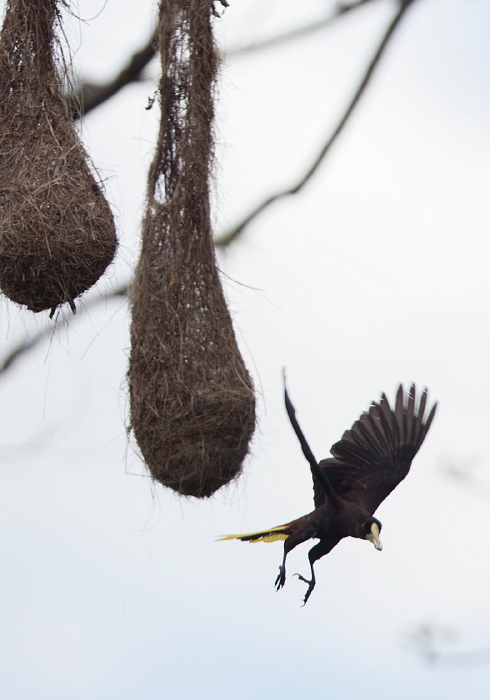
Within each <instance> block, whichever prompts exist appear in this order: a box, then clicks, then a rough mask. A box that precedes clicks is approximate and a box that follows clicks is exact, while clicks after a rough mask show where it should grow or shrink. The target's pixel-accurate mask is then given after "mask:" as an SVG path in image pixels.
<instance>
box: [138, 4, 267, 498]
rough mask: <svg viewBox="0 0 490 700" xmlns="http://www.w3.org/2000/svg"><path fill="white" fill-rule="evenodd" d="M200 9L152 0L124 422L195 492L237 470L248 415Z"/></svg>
mask: <svg viewBox="0 0 490 700" xmlns="http://www.w3.org/2000/svg"><path fill="white" fill-rule="evenodd" d="M210 12H211V8H210V2H209V0H191V1H190V2H189V1H184V0H182V1H181V2H179V1H176V0H162V2H161V6H160V33H159V45H160V46H159V47H160V51H161V56H162V78H161V83H160V103H161V110H162V117H161V126H160V132H159V137H158V145H157V151H156V154H155V158H154V161H153V164H152V166H151V168H150V174H149V186H148V206H147V214H146V219H145V222H144V226H143V236H142V239H143V240H142V251H141V257H140V260H139V263H138V267H137V270H136V274H135V278H134V282H133V284H132V291H131V300H132V326H131V358H130V368H129V386H130V400H131V427H132V429H133V431H134V434H135V437H136V440H137V442H138V445H139V447H140V450H141V452H142V455H143V457H144V459H145V461H146V464H147V466H148V468H149V469H150V471H151V473H152V475H153V476H154V478H155V479H157V480H158V481H159V482H161V483H162V484H164V485H165V486H168V487H170V488H172V489H174V490H176V491H178V492H179V493H181V494H183V495H192V496H197V497H207V496H210V495H211V494H212V493H214V491H216V490H217V489H218V488H220V487H221V486H223V485H224V484H227V483H228V482H229V481H230V480H232V479H233V478H234V477H235V476H237V474H238V473H239V472H240V469H241V466H242V462H243V459H244V458H245V456H246V454H247V451H248V445H249V442H250V439H251V437H252V434H253V430H254V424H255V399H254V391H253V385H252V381H251V379H250V376H249V374H248V372H247V370H246V368H245V365H244V362H243V360H242V357H241V355H240V352H239V350H238V347H237V343H236V339H235V335H234V332H233V327H232V322H231V318H230V314H229V311H228V308H227V306H226V302H225V299H224V296H223V291H222V287H221V282H220V279H219V275H218V271H217V268H216V260H215V253H214V247H213V241H212V233H211V224H210V214H209V179H210V168H211V163H212V146H213V139H212V131H211V125H212V122H213V114H214V104H213V88H214V81H215V78H216V72H217V68H218V60H217V54H216V50H215V46H214V41H213V36H212V29H211V20H210Z"/></svg>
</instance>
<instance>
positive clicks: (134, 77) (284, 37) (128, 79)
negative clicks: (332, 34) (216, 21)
mask: <svg viewBox="0 0 490 700" xmlns="http://www.w3.org/2000/svg"><path fill="white" fill-rule="evenodd" d="M219 2H221V4H222V5H223V7H228V6H229V5H228V3H227V2H226V0H219ZM368 2H371V0H358V2H356V3H354V4H351V5H340V6H339V7H338V8H337V10H336V11H335V13H334V14H332V15H330V16H329V17H327V18H326V19H324V20H320V21H319V22H313V23H311V24H308V25H306V26H304V27H300V28H299V29H296V30H294V31H292V32H287V33H286V34H281V35H279V36H277V37H271V38H270V39H265V40H264V41H261V42H257V43H255V44H249V45H247V46H243V47H242V48H241V49H237V50H235V51H228V52H227V54H226V55H227V56H230V57H232V58H233V57H234V56H238V55H242V54H246V53H251V52H253V51H257V50H260V49H264V48H269V47H271V46H276V45H278V44H282V43H285V42H287V41H291V40H294V39H299V38H301V37H302V36H305V35H308V34H311V33H313V32H316V31H320V30H322V29H323V28H324V27H326V26H328V25H330V24H332V23H333V22H334V21H335V20H337V19H339V17H343V16H344V15H346V14H348V13H349V12H351V10H355V9H357V8H359V7H361V6H362V5H365V4H367V3H368ZM154 45H155V34H153V35H152V36H151V37H150V39H149V40H148V42H147V43H146V45H145V46H144V47H143V48H142V49H141V50H140V51H137V52H136V53H135V54H133V56H131V58H130V60H129V62H128V64H127V65H126V66H125V68H123V69H122V70H121V72H120V73H119V74H118V75H117V76H116V77H115V78H114V79H113V80H111V81H109V82H107V83H88V82H82V83H81V84H80V86H79V88H78V90H77V91H76V92H75V93H74V94H73V95H71V96H70V97H69V98H68V99H69V101H70V107H71V113H72V115H73V119H80V117H81V116H82V115H85V114H88V113H89V112H91V111H92V110H93V109H95V108H96V107H99V106H100V105H101V104H103V103H104V102H106V101H107V100H109V99H110V98H111V97H113V96H114V95H115V94H116V93H118V92H119V90H121V89H122V88H124V87H125V86H126V85H129V84H130V83H132V82H137V81H138V80H140V79H141V74H142V72H143V70H144V69H145V68H146V66H147V65H148V64H149V62H150V61H151V60H152V58H153V57H154V56H155V48H154Z"/></svg>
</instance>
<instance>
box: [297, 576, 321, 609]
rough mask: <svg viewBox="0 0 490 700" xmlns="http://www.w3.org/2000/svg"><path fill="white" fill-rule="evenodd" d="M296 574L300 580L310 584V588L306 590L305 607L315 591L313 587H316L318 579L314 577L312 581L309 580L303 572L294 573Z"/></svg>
mask: <svg viewBox="0 0 490 700" xmlns="http://www.w3.org/2000/svg"><path fill="white" fill-rule="evenodd" d="M294 576H297V577H298V578H299V580H300V581H304V582H305V583H307V584H308V589H307V591H306V595H305V597H304V598H303V607H304V606H305V605H306V603H307V602H308V598H309V597H310V595H311V594H312V593H313V589H314V588H315V584H316V581H315V579H314V578H312V579H311V581H308V579H307V578H305V577H304V576H302V575H301V574H294Z"/></svg>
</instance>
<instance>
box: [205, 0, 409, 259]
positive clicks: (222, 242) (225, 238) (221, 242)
mask: <svg viewBox="0 0 490 700" xmlns="http://www.w3.org/2000/svg"><path fill="white" fill-rule="evenodd" d="M414 1H415V0H402V2H401V4H400V7H399V9H398V11H397V13H396V14H395V16H394V17H393V19H392V20H391V22H390V24H389V26H388V28H387V30H386V32H385V33H384V35H383V37H382V39H381V42H380V44H379V46H378V48H377V49H376V52H375V54H374V56H373V58H372V60H371V62H370V63H369V66H368V68H367V70H366V72H365V73H364V76H363V78H362V80H361V82H360V84H359V87H358V88H357V90H356V92H355V94H354V97H353V98H352V100H351V102H350V104H349V106H348V107H347V109H346V111H345V112H344V114H343V116H342V118H341V119H340V121H339V123H338V124H337V126H336V128H335V130H334V132H333V134H331V136H329V138H328V140H327V141H326V143H325V144H324V145H323V147H322V148H321V150H320V152H319V154H318V155H317V156H316V158H315V160H314V161H313V163H312V165H310V167H309V168H308V170H307V171H306V173H305V174H304V175H303V176H302V177H301V179H300V180H299V181H298V182H297V183H296V184H295V185H293V186H292V187H289V188H287V189H285V190H282V191H281V192H276V194H273V195H271V196H270V197H267V199H265V200H264V201H263V202H262V203H261V204H259V205H258V206H257V207H256V208H255V209H253V210H252V211H251V212H250V214H248V215H247V216H246V217H245V218H244V219H242V221H240V223H238V224H237V225H236V226H234V227H233V228H232V229H230V230H229V231H227V232H226V233H224V234H222V235H221V236H219V237H218V238H217V239H216V241H215V244H216V246H218V247H220V248H225V247H226V246H227V245H229V244H230V243H231V242H232V241H234V240H235V239H236V238H237V237H238V235H239V234H240V233H242V232H243V230H244V229H245V228H246V227H247V226H248V225H249V224H250V222H251V221H252V220H253V219H255V218H256V217H257V216H258V215H259V214H261V213H262V212H263V211H264V210H265V209H268V208H269V207H270V205H271V204H273V203H274V202H277V201H278V200H280V199H283V198H284V197H289V196H290V195H294V194H297V193H298V192H299V191H300V190H301V189H302V188H303V187H304V186H305V185H306V183H307V182H308V181H309V180H310V179H311V177H312V176H313V175H314V174H315V172H316V171H317V170H318V168H319V166H320V164H321V163H322V161H323V159H324V158H325V156H326V155H327V153H328V151H329V150H330V148H331V147H332V146H333V144H334V143H335V141H336V140H337V137H338V136H339V134H340V133H341V131H342V129H343V128H344V126H345V125H346V123H347V121H348V120H349V117H350V116H351V115H352V113H353V111H354V109H355V107H356V106H357V103H358V102H359V100H360V99H361V97H362V95H363V94H364V91H365V89H366V86H367V84H368V83H369V81H370V79H371V77H372V75H373V73H374V71H375V69H376V67H377V65H378V64H379V61H380V59H381V56H382V55H383V53H384V50H385V48H386V46H387V45H388V43H389V40H390V39H391V37H392V36H393V34H394V32H395V29H396V28H397V27H398V25H399V23H400V22H401V20H402V18H403V16H404V14H405V12H406V10H407V8H408V6H409V5H411V4H412V3H413V2H414Z"/></svg>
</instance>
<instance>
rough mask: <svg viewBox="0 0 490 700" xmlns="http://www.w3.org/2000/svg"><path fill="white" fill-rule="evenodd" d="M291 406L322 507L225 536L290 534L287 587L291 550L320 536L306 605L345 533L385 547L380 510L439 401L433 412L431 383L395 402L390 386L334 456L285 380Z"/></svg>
mask: <svg viewBox="0 0 490 700" xmlns="http://www.w3.org/2000/svg"><path fill="white" fill-rule="evenodd" d="M284 399H285V404H286V410H287V413H288V416H289V419H290V421H291V424H292V426H293V429H294V431H295V433H296V435H297V437H298V440H299V442H300V445H301V448H302V451H303V454H304V456H305V457H306V459H307V460H308V462H309V464H310V468H311V473H312V478H313V496H314V505H315V509H314V510H313V511H312V512H311V513H308V514H307V515H304V516H302V517H300V518H297V519H296V520H292V521H291V522H289V523H286V524H284V525H279V526H277V527H272V528H269V529H268V530H261V531H260V532H253V533H249V534H242V535H224V536H221V537H219V538H218V539H219V540H231V539H237V540H241V541H242V542H275V541H277V540H284V554H283V559H282V563H281V565H280V567H279V573H278V575H277V578H276V581H275V587H276V590H277V591H279V590H280V589H281V588H282V587H283V586H284V584H285V582H286V558H287V556H288V554H289V552H291V550H293V549H294V548H295V547H297V546H298V545H299V544H301V543H302V542H306V541H307V540H309V539H318V540H319V542H318V543H317V544H315V545H314V546H313V547H312V548H311V549H310V551H309V554H308V559H309V563H310V570H311V573H310V578H309V579H308V578H306V577H305V576H302V575H301V574H295V575H296V576H298V578H299V579H300V580H301V581H303V582H304V583H306V584H307V586H308V588H307V590H306V594H305V596H304V599H303V605H306V603H307V602H308V599H309V598H310V596H311V594H312V592H313V589H314V588H315V585H316V578H315V570H314V564H315V562H316V561H317V560H318V559H320V558H321V557H324V556H325V555H326V554H328V553H329V552H331V551H332V549H333V548H334V547H336V546H337V545H338V544H339V542H340V541H341V540H342V539H344V537H355V538H358V539H364V540H368V541H369V542H371V543H372V544H373V545H374V547H375V548H376V549H377V550H379V551H381V550H382V549H383V545H382V544H381V540H380V532H381V528H382V525H381V522H380V521H379V520H378V519H377V518H375V517H374V513H375V512H376V510H377V509H378V507H379V505H380V503H382V501H384V500H385V498H386V497H387V496H388V495H389V494H390V493H391V492H392V491H393V489H395V488H396V487H397V486H398V484H399V483H400V482H401V481H402V480H403V479H404V478H405V477H406V476H407V474H408V472H409V470H410V466H411V464H412V460H413V458H414V457H415V455H416V454H417V452H418V451H419V449H420V447H421V445H422V443H423V442H424V440H425V437H426V435H427V432H428V431H429V428H430V426H431V424H432V421H433V419H434V415H435V412H436V408H437V403H434V404H433V406H432V408H431V409H430V411H429V412H428V414H427V415H426V409H427V399H428V391H427V389H424V390H423V391H422V392H421V394H420V398H418V395H417V390H416V387H415V384H412V385H411V386H410V388H409V389H408V392H407V391H406V390H404V388H403V385H401V384H400V386H399V387H398V390H397V392H396V398H395V402H394V405H393V407H392V406H390V403H389V401H388V399H387V398H386V394H384V393H383V394H381V398H380V399H379V401H373V402H372V403H371V405H370V407H369V409H368V410H367V411H365V412H364V413H362V415H361V416H360V418H359V419H358V420H356V421H355V423H354V424H353V426H352V428H350V430H346V431H345V432H344V434H343V436H342V439H341V440H339V441H338V442H336V443H334V445H333V446H332V447H331V449H330V454H331V455H332V456H331V457H327V458H326V459H322V460H321V461H320V462H317V460H316V459H315V457H314V455H313V452H312V450H311V448H310V446H309V444H308V442H307V440H306V438H305V436H304V434H303V431H302V430H301V428H300V426H299V423H298V420H297V418H296V410H295V408H294V406H293V404H292V402H291V399H290V397H289V394H288V391H287V387H286V384H284Z"/></svg>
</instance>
